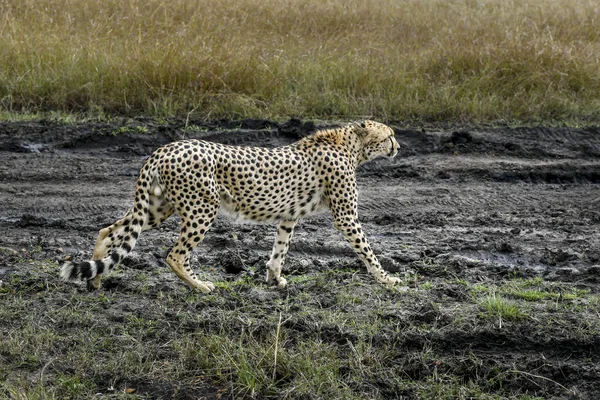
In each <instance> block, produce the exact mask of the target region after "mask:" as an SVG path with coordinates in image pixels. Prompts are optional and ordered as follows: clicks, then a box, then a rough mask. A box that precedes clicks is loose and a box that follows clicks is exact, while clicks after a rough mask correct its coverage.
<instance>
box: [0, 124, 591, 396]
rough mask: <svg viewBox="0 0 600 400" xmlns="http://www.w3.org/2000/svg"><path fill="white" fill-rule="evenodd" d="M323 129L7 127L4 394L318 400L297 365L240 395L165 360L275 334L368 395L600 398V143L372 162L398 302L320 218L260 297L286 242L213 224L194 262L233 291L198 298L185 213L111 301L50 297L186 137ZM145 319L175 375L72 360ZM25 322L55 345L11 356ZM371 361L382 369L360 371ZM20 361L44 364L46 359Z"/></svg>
mask: <svg viewBox="0 0 600 400" xmlns="http://www.w3.org/2000/svg"><path fill="white" fill-rule="evenodd" d="M315 128H316V126H315V124H313V123H311V122H301V121H297V120H290V121H288V122H286V123H283V124H281V123H275V122H270V121H263V120H244V121H220V122H215V123H204V122H199V121H187V125H186V123H185V122H184V121H168V122H164V123H158V122H156V121H152V120H144V119H137V120H132V121H119V122H115V123H86V124H75V125H70V124H58V123H55V122H49V121H36V122H23V123H20V122H19V123H2V124H0V232H1V233H0V280H1V281H2V284H1V285H0V308H2V307H3V304H4V306H5V307H4V311H2V312H1V313H0V333H1V334H2V335H0V336H3V337H4V339H2V340H4V347H0V365H2V364H4V365H5V367H4V369H3V368H2V367H0V397H2V395H3V394H4V395H6V396H7V397H9V398H11V397H14V398H16V397H18V396H17V395H16V394H15V393H17V392H15V390H16V389H15V387H21V386H23V385H24V383H23V382H30V383H31V385H32V387H33V385H34V384H40V385H41V387H43V388H45V389H43V390H48V392H47V393H53V395H54V396H57V397H60V396H61V395H67V394H69V393H70V394H73V393H75V394H73V395H74V397H77V396H82V397H85V396H86V395H87V394H89V393H95V394H97V395H98V396H100V397H102V396H107V397H110V396H112V395H113V394H114V393H117V392H118V393H122V392H123V391H125V390H127V388H134V389H133V390H135V394H132V395H138V396H141V397H147V398H171V397H176V398H202V397H203V396H204V397H206V398H218V397H221V396H222V397H228V396H229V397H232V398H234V397H249V398H250V397H254V398H271V397H273V398H278V397H285V396H288V397H296V396H297V397H304V398H327V397H326V396H327V392H322V390H325V389H323V388H320V389H319V390H321V392H318V391H317V389H315V391H313V392H310V391H309V392H308V393H303V394H299V392H297V391H298V390H300V389H298V388H297V387H296V386H294V385H293V382H297V381H295V380H297V379H299V378H298V376H297V374H295V373H294V372H293V371H294V369H293V368H292V366H291V365H290V366H289V367H286V368H287V369H285V370H284V369H282V368H284V367H283V366H279V365H280V364H278V362H277V360H270V362H271V364H269V367H268V368H267V367H266V366H265V365H266V364H265V363H266V361H263V362H262V364H261V363H257V365H255V368H256V369H258V370H260V369H261V368H263V367H264V368H267V369H268V371H269V373H268V374H267V375H269V376H270V368H273V370H274V371H277V377H275V376H274V377H273V378H274V379H273V381H272V382H271V383H269V384H267V383H265V382H264V381H263V383H262V386H261V385H255V386H252V385H250V384H247V385H246V386H244V384H240V379H239V376H237V375H236V376H234V374H233V372H231V371H230V372H229V373H230V376H228V375H227V373H225V372H223V371H222V370H220V372H215V369H214V368H216V367H214V368H211V366H210V365H208V364H210V363H208V362H207V365H205V364H202V362H201V360H200V359H199V358H198V359H197V358H194V356H193V355H190V354H192V353H189V354H188V353H186V351H191V350H186V351H184V350H182V349H181V348H180V347H174V346H173V345H172V341H173V340H179V339H175V338H176V337H180V336H186V335H187V336H188V337H193V338H195V339H194V340H197V341H200V340H201V339H200V338H199V336H201V335H231V336H233V337H236V336H237V337H240V335H241V336H243V337H245V338H246V339H247V338H249V337H251V338H253V340H257V341H259V342H261V340H263V339H264V340H265V342H267V341H268V340H269V339H268V338H272V337H273V336H274V335H275V332H276V328H279V329H280V330H281V332H282V333H281V334H282V335H284V336H283V337H284V338H285V340H283V339H282V342H281V347H282V351H288V352H289V353H285V354H287V355H288V356H289V358H290V359H291V358H293V357H292V355H291V354H292V353H293V351H292V350H293V349H296V350H297V349H299V348H301V345H300V343H303V341H305V340H308V339H310V340H312V341H313V342H314V343H321V344H322V345H325V346H327V348H328V349H330V350H331V351H332V352H333V353H334V354H337V356H338V357H339V359H340V360H345V359H352V357H353V355H357V354H361V355H362V356H361V357H360V358H357V359H356V360H355V362H350V361H348V363H347V365H343V363H344V362H341V363H342V364H340V365H339V366H338V367H339V368H337V369H336V370H335V371H336V375H335V379H336V380H338V381H340V382H342V384H343V388H344V390H347V392H346V393H351V394H352V395H353V396H355V397H356V398H419V397H421V398H427V397H430V398H442V397H443V396H441V395H440V397H437V395H436V394H435V393H438V392H435V390H437V389H436V387H437V388H438V389H439V388H441V389H444V390H445V389H448V388H450V387H452V388H457V387H462V388H466V389H465V390H466V391H467V392H468V393H472V394H471V396H475V395H477V396H484V395H485V396H491V397H490V398H492V397H493V398H525V397H519V396H531V397H528V398H534V397H536V396H537V397H542V398H565V399H566V398H573V399H597V398H600V322H599V319H600V314H598V306H599V302H598V295H599V294H600V229H599V228H600V130H599V129H595V128H585V129H573V128H506V127H495V128H465V129H461V130H444V129H440V130H439V131H438V130H434V129H428V130H407V129H399V128H398V129H396V136H397V138H398V140H399V142H401V143H402V144H404V146H403V149H402V150H401V152H400V154H399V155H398V156H397V157H396V158H395V159H394V160H392V161H389V160H378V161H375V162H373V163H371V164H368V165H365V166H364V167H362V168H361V169H360V172H359V176H358V182H359V188H360V193H359V203H360V209H359V213H360V219H361V221H362V223H363V227H364V230H365V231H366V233H367V235H368V238H369V239H370V242H371V244H372V246H373V248H374V250H375V252H376V253H377V254H378V257H379V258H380V260H381V263H382V265H383V266H384V267H385V268H386V269H388V270H390V271H392V272H393V273H394V274H396V275H398V276H401V277H404V278H405V285H401V286H400V287H395V288H383V287H380V286H379V285H378V284H377V283H375V282H374V280H373V279H372V278H371V277H370V276H369V275H368V274H367V273H366V271H365V269H364V267H363V266H362V265H361V264H360V262H359V261H358V259H357V257H356V256H355V255H354V254H353V252H352V250H351V249H350V247H349V246H347V245H346V243H345V242H344V240H343V238H342V236H341V235H340V234H339V233H338V232H336V231H335V229H334V228H333V226H332V223H331V218H330V216H328V215H322V216H315V217H310V218H306V219H305V220H303V221H301V223H300V224H299V226H298V228H297V230H296V233H295V236H294V239H293V243H292V246H291V248H290V257H289V260H288V262H287V265H286V267H285V268H284V276H286V277H288V278H290V279H289V286H288V288H287V289H286V290H284V291H279V290H277V289H276V288H275V287H270V286H268V285H266V284H265V283H263V277H264V272H265V271H264V264H265V262H266V261H267V259H268V256H269V252H270V249H271V245H272V241H273V239H274V233H275V227H274V226H272V225H254V224H235V223H233V222H232V221H230V220H228V219H227V217H222V216H220V217H219V218H218V219H217V221H216V222H215V224H214V225H213V227H212V229H211V231H210V232H209V234H208V235H207V237H206V239H205V241H204V242H203V243H202V244H201V246H200V247H199V248H198V249H197V250H196V251H195V253H194V256H193V257H194V259H193V265H195V268H196V270H197V272H199V274H200V276H201V277H202V278H203V279H209V280H211V281H213V282H216V283H221V284H220V285H217V286H218V288H217V291H216V293H215V294H214V295H213V294H211V295H210V296H202V295H197V294H192V293H190V291H189V290H188V289H187V288H185V287H184V284H183V282H181V281H179V280H178V279H177V278H176V276H175V275H174V274H172V273H171V272H170V271H169V269H168V266H166V264H165V263H164V259H165V256H166V254H167V252H168V249H169V247H170V246H171V245H172V244H173V243H174V242H175V239H176V237H177V226H178V220H177V217H174V218H172V219H170V220H169V221H167V222H166V223H165V224H163V226H162V227H160V228H159V229H157V230H154V231H151V232H146V233H144V234H143V235H142V237H141V239H140V240H139V242H138V244H137V246H136V248H135V250H134V253H133V255H132V256H131V257H129V258H128V259H127V260H125V262H124V263H123V266H122V267H121V269H120V270H119V271H117V272H116V273H113V274H111V275H109V276H108V277H106V278H104V280H103V287H102V288H101V289H100V290H99V291H97V292H92V293H88V292H87V291H86V289H85V286H84V285H81V286H77V285H74V284H67V283H63V282H60V281H59V280H58V271H59V266H60V264H61V263H62V262H63V261H64V260H65V258H67V257H73V258H74V259H77V260H82V259H87V258H88V257H90V254H91V250H92V247H93V244H94V241H95V237H96V234H97V231H98V230H99V229H101V228H103V227H105V226H107V225H110V224H112V223H113V222H114V221H115V220H116V219H118V218H119V217H121V216H122V215H123V214H124V213H125V212H126V211H127V209H128V207H130V205H131V201H132V194H133V189H134V182H135V179H136V177H137V172H138V170H139V168H140V167H141V165H142V163H143V162H144V159H145V157H147V156H148V155H149V154H150V153H151V152H152V151H153V150H154V149H156V148H157V147H159V146H160V145H162V144H164V143H167V142H170V141H173V140H177V139H180V138H184V137H185V138H198V139H205V140H212V141H217V142H221V143H227V144H236V145H242V146H249V145H252V146H267V147H271V146H280V145H285V144H288V143H291V142H292V141H295V140H297V139H299V138H300V137H303V136H304V135H307V134H309V133H311V132H312V131H313V130H314V129H315ZM530 287H531V288H535V289H536V290H538V291H539V292H542V295H541V298H540V299H537V300H535V299H534V300H531V299H529V300H526V299H525V297H524V295H523V292H524V291H525V292H526V290H525V289H524V288H530ZM349 288H350V290H349ZM512 289H514V290H512ZM527 293H529V292H527ZM554 294H556V296H554ZM192 295H193V296H192ZM190 296H192V297H190ZM495 296H498V297H503V298H506V299H508V300H510V301H512V302H514V303H515V304H517V305H518V307H519V308H520V310H521V311H522V313H523V315H522V316H521V317H519V318H515V319H510V318H509V317H507V316H505V317H504V318H503V317H502V315H500V316H498V317H494V315H490V314H489V313H488V311H486V308H485V306H483V305H482V304H483V303H482V299H484V298H486V297H488V298H489V297H491V298H495ZM544 296H545V297H544ZM82 299H84V300H85V301H84V300H82ZM524 299H525V300H524ZM161 304H168V305H169V307H174V308H173V309H168V310H163V309H160V307H161ZM81 307H89V308H90V310H92V314H93V316H94V317H93V320H92V321H90V322H89V324H88V325H87V326H86V325H85V324H83V323H82V322H81V319H79V318H78V319H75V322H71V323H70V322H69V320H68V318H67V317H66V316H64V315H63V314H60V315H63V316H62V317H61V316H60V315H59V314H58V310H59V309H60V310H62V309H64V308H67V309H71V308H72V309H73V310H74V311H73V312H75V309H77V308H81ZM182 313H183V314H182ZM328 313H330V314H328ZM193 314H196V315H197V316H192V315H193ZM181 315H184V316H185V318H184V317H181ZM282 315H283V317H282V319H279V317H280V316H282ZM342 315H343V316H344V318H340V319H339V320H335V319H332V318H333V317H335V316H342ZM133 317H136V318H139V319H144V320H145V321H150V320H151V321H153V324H154V325H153V327H154V328H153V329H154V330H153V331H152V334H149V333H145V334H141V333H140V336H139V340H141V341H143V340H147V341H148V343H150V344H151V346H152V349H153V354H151V355H145V357H146V358H149V359H150V358H151V359H152V362H153V363H154V364H152V365H157V364H156V363H163V364H164V363H167V364H169V363H170V364H169V365H173V364H177V363H179V364H178V365H180V369H178V370H177V372H176V373H175V372H173V371H171V372H169V371H168V368H166V367H165V368H166V369H165V370H164V372H163V374H160V373H158V372H156V371H155V370H152V371H154V372H152V371H150V370H148V369H144V370H143V371H142V369H143V368H142V367H140V370H139V371H137V372H135V368H136V367H135V365H136V364H135V363H133V362H132V363H131V366H130V367H129V368H130V370H131V371H134V372H127V373H126V372H122V373H121V374H120V375H119V374H116V373H113V372H106V373H105V374H102V373H101V372H100V367H99V369H94V368H95V367H94V364H92V363H87V362H84V361H82V360H79V361H77V360H75V359H74V358H73V357H72V355H71V351H72V348H73V346H74V345H82V343H79V342H78V340H79V339H77V338H79V337H80V336H79V335H80V333H81V331H82V330H83V332H84V333H83V335H86V334H89V335H92V333H93V332H96V333H97V332H98V331H99V330H100V331H102V332H107V333H106V335H111V334H114V335H117V336H115V337H122V336H123V335H124V333H123V332H122V330H123V329H124V328H123V327H124V326H128V327H129V328H130V329H134V328H133V327H132V325H131V321H132V318H133ZM186 318H187V319H186ZM32 319H33V320H35V321H38V322H37V325H35V324H34V326H36V327H37V328H36V329H42V330H49V331H51V332H53V336H52V337H53V339H52V341H51V342H52V343H51V344H48V345H47V346H44V345H41V344H40V345H39V346H35V345H33V344H32V343H29V344H28V343H24V344H22V346H23V347H22V349H21V350H19V351H15V352H12V351H11V350H9V349H8V342H9V341H10V340H12V339H10V338H14V337H16V335H17V333H18V334H19V335H21V334H22V333H19V332H23V330H24V329H25V328H26V327H27V326H30V327H31V326H32V325H31V324H32V323H35V321H33V322H32ZM40 321H42V322H40ZM93 321H96V322H93ZM249 321H251V322H249ZM348 321H354V322H353V323H354V325H351V324H350V323H349V322H348ZM357 321H359V322H360V321H363V322H365V325H360V324H358V325H357ZM359 325H360V326H359ZM367 325H370V326H371V327H372V328H373V329H372V330H370V331H368V332H367V331H366V330H365V329H366V328H364V327H365V326H367ZM136 329H137V328H136ZM86 332H87V333H86ZM111 332H112V333H111ZM136 332H137V331H136ZM157 332H158V333H157ZM278 332H279V331H278ZM138 333H139V332H138ZM145 335H149V336H148V337H146V336H145ZM244 335H246V336H244ZM248 335H249V336H248ZM32 337H33V336H32ZM69 337H72V339H71V342H69V340H68V338H69ZM31 340H33V339H31ZM81 340H84V339H81ZM190 340H191V339H190ZM73 342H76V344H74V343H73ZM11 343H19V342H18V341H16V342H11ZM196 343H199V342H196ZM240 343H242V341H240ZM243 343H246V342H243ZM261 343H262V342H261ZM358 343H363V344H364V343H369V345H370V346H372V347H371V349H372V350H370V351H372V352H374V354H378V355H379V356H380V357H379V358H377V359H375V360H368V359H367V358H366V357H365V356H364V355H365V354H366V353H361V350H360V349H359V346H358ZM150 344H149V346H150ZM178 349H179V350H178ZM357 349H358V350H357ZM382 349H384V350H382ZM91 351H92V352H94V354H95V356H94V357H95V360H96V363H97V364H98V365H100V366H103V365H104V366H103V367H101V368H105V369H108V370H109V371H111V370H110V367H109V366H107V365H108V364H106V365H105V364H103V362H104V361H102V360H105V361H106V360H111V356H110V355H106V356H103V355H102V354H109V353H111V352H124V351H126V349H121V348H119V345H118V340H117V339H115V344H114V346H108V348H105V349H104V350H102V351H104V352H106V353H102V352H101V351H100V350H91ZM140 351H142V350H140ZM299 351H300V350H298V352H299ZM27 352H33V353H35V354H34V355H35V357H34V358H35V359H34V360H33V361H31V360H30V361H27V360H29V358H27V357H26V354H25V353H27ZM36 352H37V353H36ZM282 354H283V353H282ZM285 354H284V355H282V356H281V357H282V358H281V359H280V360H279V363H283V362H284V361H285V358H284V356H285ZM293 354H296V353H293ZM383 354H385V355H386V356H385V357H383ZM23 360H25V361H23ZM274 361H275V362H274ZM288 361H289V360H288ZM78 362H79V363H81V366H79V365H80V364H77V363H78ZM215 362H216V361H215ZM273 362H274V363H273ZM232 363H233V360H232ZM146 364H147V362H146V359H140V361H139V365H140V366H142V365H146ZM163 364H160V365H163ZM167 364H164V365H167ZM127 365H130V364H127ZM281 365H283V364H281ZM144 368H145V367H144ZM149 371H150V372H149ZM191 371H192V372H191ZM238 373H239V371H238ZM73 376H77V377H78V379H79V380H80V381H86V380H87V381H89V382H91V383H88V386H85V385H84V388H83V389H81V391H79V392H78V391H77V390H79V389H77V387H75V389H74V388H73V387H74V386H73V387H71V386H72V385H71V386H68V385H67V384H66V383H65V382H71V381H72V379H71V380H69V379H70V378H69V377H73ZM59 378H60V379H62V381H61V380H60V379H59ZM58 381H61V382H63V383H62V384H58V383H56V382H58ZM2 382H4V384H3V385H4V386H2ZM40 382H41V383H40ZM235 382H237V383H235ZM60 385H62V386H61V387H60V388H59V387H58V386H60ZM436 385H437V386H436ZM251 386H252V387H251ZM76 389H77V390H76ZM3 390H4V392H3ZM31 390H33V389H31V387H30V388H27V387H24V388H23V389H22V391H23V393H30V394H31V392H30V391H31ZM36 390H42V389H39V388H38V389H36ZM69 390H75V392H69ZM328 390H331V389H328ZM28 391H29V392H28ZM467 392H465V393H467ZM17 394H18V393H17ZM330 395H333V394H330ZM445 396H446V397H447V398H466V397H468V395H464V396H463V395H461V394H460V392H459V391H458V392H446V394H445ZM494 396H496V397H494Z"/></svg>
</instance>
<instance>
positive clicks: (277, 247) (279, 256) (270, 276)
mask: <svg viewBox="0 0 600 400" xmlns="http://www.w3.org/2000/svg"><path fill="white" fill-rule="evenodd" d="M297 223H298V221H281V222H280V223H279V227H278V228H277V235H276V236H275V244H274V245H273V252H272V253H271V258H270V259H269V262H267V278H266V281H267V283H270V282H273V281H275V282H277V287H278V288H279V289H283V288H284V287H285V285H287V281H286V280H285V278H283V277H282V276H281V269H282V268H283V263H284V261H285V257H286V255H287V252H288V249H289V247H290V241H291V240H292V236H293V234H294V227H295V226H296V224H297Z"/></svg>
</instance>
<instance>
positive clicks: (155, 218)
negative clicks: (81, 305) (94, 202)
mask: <svg viewBox="0 0 600 400" xmlns="http://www.w3.org/2000/svg"><path fill="white" fill-rule="evenodd" d="M149 203H150V207H149V213H148V218H147V220H148V221H147V222H146V223H145V224H144V226H143V227H142V232H143V231H147V230H149V229H153V228H155V227H157V226H158V225H160V224H161V223H163V222H164V221H165V220H166V219H167V218H169V217H170V216H171V215H172V214H173V211H174V209H173V206H171V205H170V204H169V203H168V202H167V200H166V199H165V198H164V197H163V196H156V195H154V194H153V193H151V194H150V202H149ZM132 215H133V210H129V212H127V214H125V216H124V217H123V218H121V219H120V220H118V221H117V222H115V223H114V224H112V225H111V226H109V227H106V228H104V229H101V230H100V232H99V233H98V238H97V239H96V245H95V246H94V253H93V256H92V260H101V259H103V258H104V257H106V256H107V255H108V254H109V253H110V252H111V251H112V250H113V249H114V248H118V247H119V246H121V243H122V242H123V238H124V237H125V235H126V234H127V232H128V231H129V224H130V223H131V220H132ZM101 279H102V274H97V275H96V276H95V277H94V278H92V279H90V280H89V281H87V288H88V290H90V291H93V290H96V289H99V288H100V280H101Z"/></svg>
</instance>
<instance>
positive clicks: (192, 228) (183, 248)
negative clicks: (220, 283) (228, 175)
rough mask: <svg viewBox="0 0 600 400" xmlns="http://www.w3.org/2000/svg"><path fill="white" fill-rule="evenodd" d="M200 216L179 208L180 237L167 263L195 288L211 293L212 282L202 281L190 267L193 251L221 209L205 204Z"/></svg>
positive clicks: (213, 287) (213, 286)
mask: <svg viewBox="0 0 600 400" xmlns="http://www.w3.org/2000/svg"><path fill="white" fill-rule="evenodd" d="M203 210H204V211H203V213H202V214H201V218H200V217H196V216H195V215H194V211H198V209H196V210H191V211H189V212H188V211H181V210H178V212H179V216H180V217H181V231H180V234H179V239H178V240H177V243H176V244H175V246H174V247H173V248H172V249H171V251H170V252H169V255H168V256H167V264H169V266H170V267H171V269H172V270H173V272H175V274H176V275H177V276H178V277H179V278H180V279H181V280H183V281H184V282H185V283H186V284H187V285H188V286H190V287H191V288H193V289H199V290H200V291H201V292H202V293H210V292H212V291H213V290H214V289H215V285H213V283H212V282H208V281H201V280H199V279H198V277H197V276H196V274H195V273H194V271H192V269H191V267H190V256H191V252H192V250H193V249H194V248H196V246H198V244H200V242H201V241H202V239H204V236H205V235H206V232H208V230H209V228H210V226H211V224H212V222H213V221H214V219H215V217H216V216H217V212H218V211H219V206H218V205H208V204H205V205H204V207H203Z"/></svg>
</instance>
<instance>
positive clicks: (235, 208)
mask: <svg viewBox="0 0 600 400" xmlns="http://www.w3.org/2000/svg"><path fill="white" fill-rule="evenodd" d="M270 194H271V193H262V194H260V195H254V196H240V197H235V196H233V195H232V194H231V192H230V191H229V190H228V189H227V188H226V187H224V186H220V187H219V195H220V198H221V210H222V211H224V212H225V213H226V214H227V215H228V216H230V217H231V218H233V219H235V220H237V221H252V222H272V221H280V220H290V221H296V220H298V219H300V218H302V217H304V216H307V215H311V214H317V213H321V212H325V211H327V210H329V205H328V202H327V200H326V199H325V197H324V195H323V193H322V192H318V191H315V190H313V191H307V193H306V194H304V195H301V194H297V193H292V196H291V198H290V196H289V195H288V196H281V197H279V196H277V194H276V193H275V194H273V195H270ZM257 200H258V201H257ZM261 200H263V201H261Z"/></svg>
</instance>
